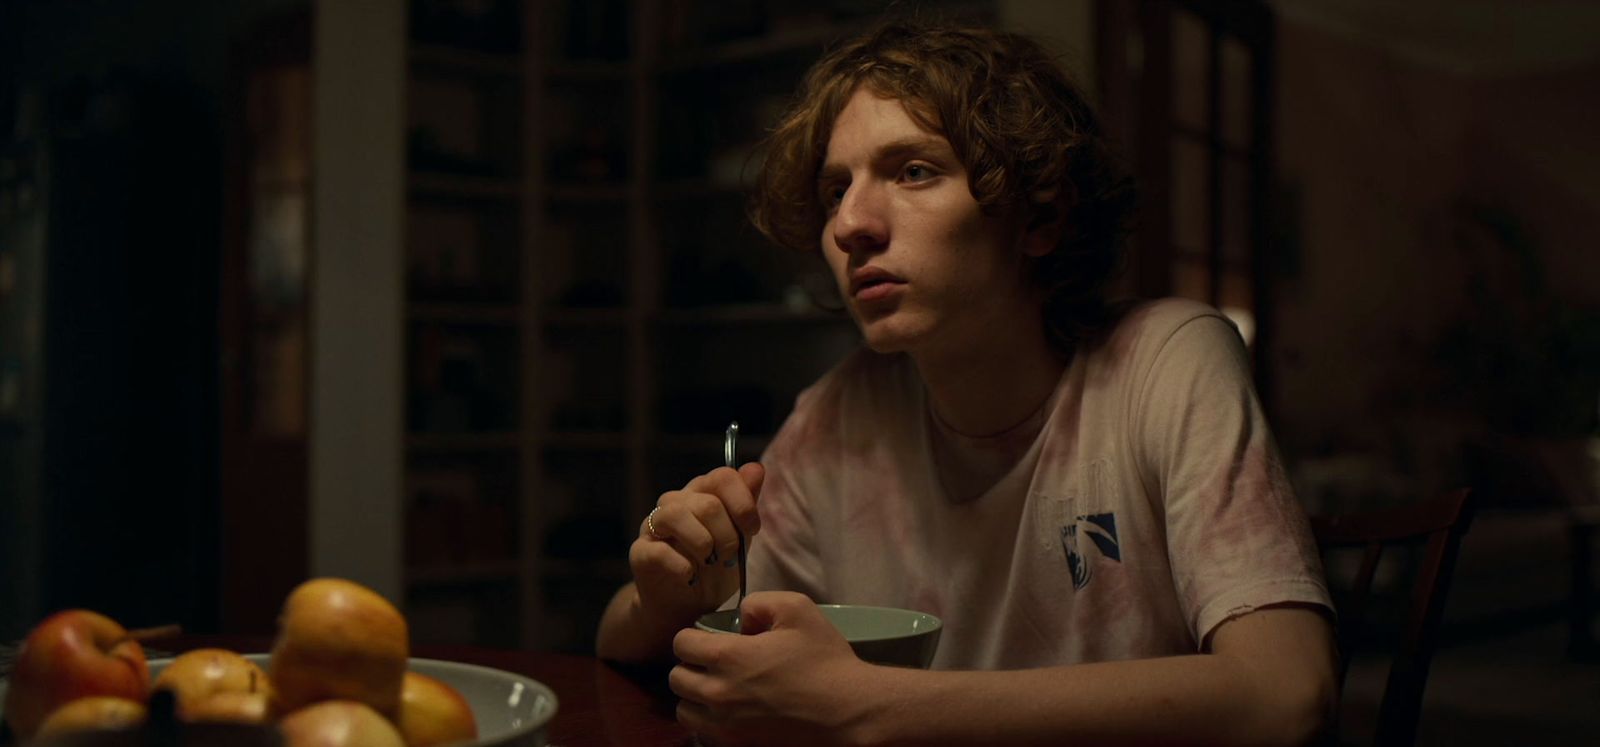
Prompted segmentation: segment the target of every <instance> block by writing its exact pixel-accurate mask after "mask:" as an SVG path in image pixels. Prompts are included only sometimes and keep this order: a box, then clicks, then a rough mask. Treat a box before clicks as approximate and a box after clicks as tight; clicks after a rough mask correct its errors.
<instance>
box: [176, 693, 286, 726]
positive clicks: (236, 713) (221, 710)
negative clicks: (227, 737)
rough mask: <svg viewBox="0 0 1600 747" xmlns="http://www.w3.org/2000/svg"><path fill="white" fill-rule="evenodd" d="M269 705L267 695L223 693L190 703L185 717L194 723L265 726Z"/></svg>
mask: <svg viewBox="0 0 1600 747" xmlns="http://www.w3.org/2000/svg"><path fill="white" fill-rule="evenodd" d="M267 705H268V699H267V694H266V693H262V692H257V693H243V692H221V693H216V694H213V695H210V696H208V697H205V698H200V699H198V700H195V701H194V702H192V703H190V704H189V705H188V707H187V708H186V709H185V710H184V715H183V717H184V719H185V720H187V721H190V722H192V723H229V724H265V723H267V721H268V708H267Z"/></svg>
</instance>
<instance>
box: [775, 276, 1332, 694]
mask: <svg viewBox="0 0 1600 747" xmlns="http://www.w3.org/2000/svg"><path fill="white" fill-rule="evenodd" d="M1035 417H1036V418H1038V419H1043V421H1044V422H1043V423H1042V427H1041V424H1040V423H1038V422H1037V420H1036V421H1035V422H1033V423H1032V425H1031V426H1029V425H1028V424H1024V426H1023V427H1021V428H1019V429H1013V432H1014V433H1015V432H1019V431H1020V433H1021V436H1020V439H1021V440H1020V441H1019V439H1018V437H1017V436H1009V437H1008V436H1006V435H1002V436H1000V437H998V438H997V439H994V440H992V442H991V441H989V440H985V439H973V440H968V441H965V442H960V443H956V444H954V445H953V446H949V445H946V446H940V447H938V448H936V447H935V446H934V444H935V442H936V441H937V442H939V443H941V444H945V443H947V441H941V440H939V439H937V438H935V437H934V433H935V429H937V428H940V427H941V426H940V425H938V424H937V423H936V422H935V421H934V420H933V418H932V417H931V415H930V408H929V407H928V404H927V399H926V392H925V390H924V388H923V385H922V383H921V379H920V378H919V377H918V376H917V372H916V368H915V366H914V364H913V363H912V361H911V359H910V358H909V357H907V356H905V355H880V354H876V353H872V352H870V351H866V350H863V351H860V352H858V353H856V354H854V355H852V356H850V357H849V358H847V359H846V360H844V361H843V362H841V363H840V364H839V365H838V366H837V367H835V368H834V369H833V370H832V371H830V372H829V373H828V374H826V375H825V376H823V377H822V378H821V379H820V380H819V381H818V382H817V383H815V384H813V385H812V386H811V387H810V388H808V389H807V390H806V391H804V392H802V393H801V394H800V396H799V398H798V400H797V402H796V406H795V410H794V412H793V414H791V415H790V417H789V419H788V420H787V421H786V422H785V423H784V425H783V427H782V428H781V429H780V431H779V433H778V435H777V436H776V437H775V438H774V439H773V442H772V444H771V446H770V447H769V448H768V449H767V452H766V454H765V455H764V456H763V458H762V461H763V463H764V464H765V465H766V468H767V480H766V484H765V486H764V488H763V489H762V495H761V499H760V502H759V504H758V506H759V510H760V513H761V521H762V529H761V532H760V534H759V535H757V536H756V537H755V539H754V540H753V542H752V543H751V550H750V568H749V574H750V586H751V588H752V589H755V590H759V589H787V590H793V591H800V592H803V593H806V594H808V595H810V596H811V597H812V598H813V599H814V600H816V601H817V602H819V603H841V604H869V605H880V606H890V607H906V608H911V609H915V610H921V611H924V612H928V613H932V614H934V615H937V616H939V617H940V618H941V619H943V621H944V626H945V627H944V631H943V633H942V635H941V639H940V643H939V648H938V652H937V654H936V655H935V658H934V663H933V666H934V667H935V668H940V669H1020V668H1027V667H1039V666H1050V665H1056V664H1070V663H1078V662H1090V661H1108V660H1118V659H1133V658H1147V657H1155V656H1166V655H1175V654H1185V653H1194V652H1196V651H1198V650H1200V642H1201V641H1204V640H1205V638H1206V636H1208V635H1209V634H1210V632H1211V631H1212V630H1213V629H1214V628H1215V627H1216V626H1217V625H1218V624H1219V623H1221V622H1223V621H1225V620H1228V619H1230V618H1232V617H1236V616H1238V615H1240V614H1242V613H1245V612H1248V611H1251V610H1253V609H1257V608H1259V607H1262V606H1265V605H1272V604H1280V603H1291V602H1297V603H1307V604H1312V605H1321V606H1323V607H1329V608H1331V605H1330V604H1329V601H1328V593H1327V588H1326V586H1325V583H1324V581H1323V575H1322V568H1321V563H1320V561H1319V559H1318V555H1317V550H1316V546H1315V544H1314V542H1313V540H1312V538H1311V534H1310V531H1309V529H1308V527H1307V524H1306V520H1305V516H1304V514H1303V512H1302V510H1301V508H1300V507H1299V505H1298V504H1297V503H1296V502H1295V500H1294V496H1293V493H1292V491H1291V489H1290V487H1289V484H1288V482H1287V480H1286V479H1285V477H1284V471H1283V469H1282V466H1281V463H1280V460H1279V457H1278V453H1277V449H1276V446H1275V445H1274V443H1273V440H1272V436H1271V434H1270V432H1269V430H1268V428H1267V424H1266V422H1265V420H1264V419H1263V417H1262V414H1261V408H1260V404H1259V402H1258V400H1257V398H1256V396H1255V392H1254V389H1253V387H1252V385H1251V383H1250V373H1249V362H1248V358H1247V355H1246V352H1245V350H1244V347H1243V345H1242V344H1241V342H1240V340H1239V336H1238V333H1237V331H1236V330H1235V329H1234V327H1233V326H1232V324H1231V323H1229V322H1228V321H1227V319H1226V318H1225V317H1223V316H1222V315H1220V314H1219V313H1217V312H1216V311H1215V310H1214V309H1211V308H1210V307H1207V306H1204V305H1201V304H1197V303H1193V302H1188V301H1179V300H1163V301H1157V302H1151V303H1146V304H1143V305H1140V306H1137V307H1133V308H1132V309H1131V310H1129V311H1127V312H1125V313H1124V314H1123V315H1122V316H1121V318H1120V320H1119V321H1118V323H1117V324H1116V325H1115V327H1113V328H1112V329H1111V330H1110V331H1109V332H1107V333H1106V334H1105V335H1104V336H1103V337H1102V338H1101V340H1100V341H1099V342H1097V343H1094V344H1090V345H1085V346H1083V348H1082V349H1080V351H1079V352H1078V354H1077V355H1076V356H1074V358H1073V360H1072V362H1071V364H1070V365H1069V366H1068V368H1067V369H1066V371H1065V372H1064V373H1063V375H1062V379H1061V382H1060V384H1059V385H1058V386H1057V388H1056V391H1055V392H1054V393H1053V394H1052V395H1051V397H1050V399H1049V400H1048V401H1047V402H1046V404H1045V406H1044V408H1043V409H1042V410H1041V412H1040V413H1039V414H1038V415H1036V416H1035ZM945 433H946V434H947V435H949V434H948V431H946V432H945ZM1008 438H1009V440H1010V443H1007V441H1008ZM958 440H959V439H958ZM951 448H954V449H957V450H959V451H965V452H969V453H967V456H968V457H972V458H975V459H977V460H978V461H979V462H981V461H982V460H983V457H984V454H983V453H982V452H983V450H985V449H991V450H997V452H998V453H1003V454H1005V455H1007V458H1008V459H1010V458H1015V459H1017V461H1016V463H1015V465H1014V466H1012V467H1011V468H1010V469H1009V471H1006V472H1005V473H1004V475H1003V476H1002V477H1000V478H999V479H998V481H997V482H995V483H994V484H993V485H992V487H990V488H989V489H988V490H987V491H986V492H982V493H981V494H980V495H976V496H973V497H968V498H966V499H963V500H953V499H952V498H951V497H949V496H947V494H946V490H945V488H944V486H943V482H942V481H941V479H940V477H939V474H940V470H939V468H938V466H937V462H936V459H939V458H946V456H947V455H948V451H947V450H948V449H951ZM936 452H937V454H936ZM1011 455H1020V457H1017V456H1011Z"/></svg>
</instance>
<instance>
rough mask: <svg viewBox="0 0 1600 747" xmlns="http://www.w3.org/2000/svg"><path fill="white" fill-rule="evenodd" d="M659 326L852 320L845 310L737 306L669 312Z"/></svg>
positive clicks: (765, 305)
mask: <svg viewBox="0 0 1600 747" xmlns="http://www.w3.org/2000/svg"><path fill="white" fill-rule="evenodd" d="M656 321H657V323H659V324H663V325H671V326H729V325H762V324H835V323H844V322H848V321H850V317H849V316H848V315H847V314H845V313H844V312H842V311H839V312H833V311H825V310H822V309H800V310H796V309H791V308H789V307H788V306H784V305H782V304H775V303H773V304H738V305H729V306H708V307H706V308H703V309H668V310H666V311H662V312H661V314H660V316H658V317H657V319H656Z"/></svg>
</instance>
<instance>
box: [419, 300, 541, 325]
mask: <svg viewBox="0 0 1600 747" xmlns="http://www.w3.org/2000/svg"><path fill="white" fill-rule="evenodd" d="M406 316H407V317H408V318H409V319H410V320H411V321H413V322H436V323H441V324H484V325H506V324H516V323H517V322H519V321H521V319H522V309H521V307H519V306H517V305H516V304H471V303H413V304H410V305H409V306H408V307H407V309H406Z"/></svg>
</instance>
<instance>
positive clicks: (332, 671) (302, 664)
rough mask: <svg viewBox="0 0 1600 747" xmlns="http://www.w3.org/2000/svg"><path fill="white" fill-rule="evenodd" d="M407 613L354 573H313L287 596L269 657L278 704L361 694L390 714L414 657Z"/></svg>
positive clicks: (283, 708)
mask: <svg viewBox="0 0 1600 747" xmlns="http://www.w3.org/2000/svg"><path fill="white" fill-rule="evenodd" d="M408 635H409V634H408V633H407V631H406V620H405V618H404V617H403V616H401V614H400V611H399V610H397V609H395V607H394V605H392V604H390V603H389V600H387V599H384V598H383V597H382V596H381V595H379V594H378V593H377V592H375V591H373V590H371V589H368V588H367V587H365V586H362V585H360V584H357V583H355V582H353V581H346V580H344V579H337V578H319V579H312V580H310V581H307V582H305V583H303V584H301V585H299V586H298V587H295V589H294V591H291V592H289V597H288V599H286V600H284V603H283V613H282V614H281V615H280V616H279V618H278V637H277V639H276V640H275V641H274V642H273V646H272V659H271V663H270V664H269V665H268V668H269V670H270V675H271V678H272V687H273V690H274V693H275V695H274V699H273V710H274V711H275V713H277V714H280V715H281V714H285V713H289V712H291V711H295V710H298V709H301V708H304V707H305V706H308V705H311V704H312V703H317V702H320V701H324V700H337V699H342V700H354V701H358V702H361V703H366V704H367V705H369V706H372V707H373V708H374V709H375V710H377V711H378V713H380V714H382V715H383V716H384V718H394V717H395V715H396V714H397V713H398V711H399V707H400V683H401V679H402V678H403V677H404V675H405V672H406V665H407V664H408V663H409V658H410V642H409V637H408Z"/></svg>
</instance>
